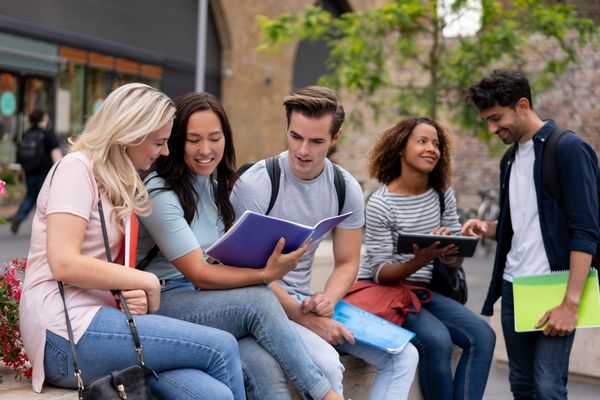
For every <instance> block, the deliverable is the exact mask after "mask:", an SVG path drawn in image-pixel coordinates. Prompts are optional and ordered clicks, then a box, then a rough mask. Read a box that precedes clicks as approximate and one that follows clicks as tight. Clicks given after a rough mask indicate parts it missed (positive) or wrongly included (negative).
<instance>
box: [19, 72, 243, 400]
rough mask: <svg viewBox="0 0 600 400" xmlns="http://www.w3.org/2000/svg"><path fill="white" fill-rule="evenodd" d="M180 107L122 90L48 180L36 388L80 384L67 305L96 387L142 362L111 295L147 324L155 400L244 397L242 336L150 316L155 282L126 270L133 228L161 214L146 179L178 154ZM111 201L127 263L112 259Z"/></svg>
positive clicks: (39, 235) (35, 305) (28, 318)
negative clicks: (173, 144)
mask: <svg viewBox="0 0 600 400" xmlns="http://www.w3.org/2000/svg"><path fill="white" fill-rule="evenodd" d="M174 114H175V107H174V105H173V103H172V102H171V100H170V99H169V98H168V97H167V96H166V95H164V94H163V93H161V92H159V91H157V90H156V89H154V88H152V87H150V86H147V85H144V84H139V83H133V84H128V85H125V86H122V87H120V88H118V89H116V90H115V91H114V92H112V93H111V94H110V95H109V96H108V97H107V98H106V100H105V101H104V104H103V105H102V107H101V108H100V109H99V110H98V111H97V112H96V113H95V114H94V115H93V116H92V117H91V118H90V119H89V121H88V123H87V124H86V127H85V129H84V132H83V133H82V135H81V136H79V137H78V138H77V140H76V141H75V143H74V144H73V146H72V148H71V151H70V153H69V154H68V155H67V156H66V157H65V158H64V159H63V160H62V161H61V162H60V163H58V164H57V165H56V166H55V167H54V168H53V169H52V170H51V171H50V173H49V174H48V178H47V179H46V182H45V183H44V185H43V187H42V190H41V192H40V195H39V199H38V203H37V209H36V213H35V216H34V221H33V228H32V235H31V248H30V250H29V258H28V268H27V272H26V276H25V282H24V286H23V296H22V299H21V306H20V316H21V333H22V336H23V342H24V344H25V349H26V352H27V355H28V356H29V359H30V360H31V362H32V365H33V389H34V390H35V391H36V392H40V391H41V389H42V384H43V382H44V381H46V382H48V383H50V384H53V385H56V386H61V387H67V388H75V387H77V382H76V379H75V377H74V375H73V360H72V357H73V356H72V353H71V350H70V348H69V341H68V335H67V328H66V322H65V316H64V311H63V303H62V300H61V297H60V294H59V290H58V286H57V280H60V281H62V282H63V283H64V286H65V296H66V305H67V308H68V312H69V316H70V321H71V324H72V327H73V333H74V339H75V341H76V344H77V356H78V359H79V365H80V368H81V370H82V376H83V379H84V382H85V383H88V382H89V381H90V380H93V379H95V378H97V377H99V376H102V375H105V374H107V373H109V372H111V371H113V370H116V369H120V368H123V367H126V366H128V365H131V364H133V363H134V362H135V360H136V355H135V350H134V345H133V340H132V336H131V332H130V330H129V328H128V326H127V324H126V323H125V316H124V314H123V312H122V311H121V310H120V309H118V308H117V307H116V305H115V299H114V298H113V295H112V293H111V289H120V290H122V291H123V294H124V297H125V299H126V301H127V304H128V305H129V308H130V310H131V312H132V313H133V314H137V316H136V317H135V320H136V324H137V328H138V332H139V335H140V340H141V343H142V346H143V349H144V358H145V362H146V365H147V366H149V367H150V368H153V369H154V370H155V371H156V372H157V373H158V377H159V379H158V380H156V379H153V378H149V379H148V383H149V386H150V389H151V391H152V393H153V394H154V395H155V396H157V397H160V398H168V399H174V398H177V399H212V400H214V399H236V400H237V399H243V398H244V388H243V380H242V372H241V366H240V361H239V351H238V348H237V343H236V341H235V339H234V338H233V336H231V335H230V334H228V333H226V332H223V331H220V330H217V329H214V328H209V327H204V326H201V325H197V324H190V323H186V322H183V321H178V320H173V319H170V318H166V317H162V316H157V315H146V314H148V313H153V312H155V311H157V310H158V307H159V302H160V284H159V281H158V279H157V278H156V276H155V275H154V274H151V273H147V272H143V271H138V270H135V269H131V268H126V267H124V266H123V265H120V264H122V260H123V255H122V244H123V228H122V227H123V221H124V219H125V218H126V217H127V216H129V215H130V213H131V212H134V213H136V214H139V215H147V214H148V213H149V212H150V210H151V205H150V202H149V200H148V192H147V191H146V189H145V187H144V185H143V183H142V181H141V180H140V178H139V176H138V171H143V170H147V169H148V168H150V166H151V165H152V163H153V162H154V160H156V158H158V157H159V156H160V155H167V154H168V152H169V151H168V148H167V139H168V138H169V135H170V132H171V127H172V125H173V118H174ZM99 204H101V205H102V208H103V213H104V215H105V217H106V218H105V219H106V225H107V231H108V241H109V245H110V250H111V254H112V256H113V258H114V259H115V263H110V262H108V261H107V254H106V251H105V247H104V241H103V236H102V227H101V222H100V214H99Z"/></svg>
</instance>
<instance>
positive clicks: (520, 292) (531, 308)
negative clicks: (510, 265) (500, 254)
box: [513, 269, 600, 332]
mask: <svg viewBox="0 0 600 400" xmlns="http://www.w3.org/2000/svg"><path fill="white" fill-rule="evenodd" d="M568 280H569V272H568V271H560V272H554V273H550V274H543V275H532V276H523V277H515V278H514V279H513V297H514V304H515V331H516V332H530V331H541V330H543V327H542V328H539V329H536V328H535V324H536V323H537V322H538V321H539V320H540V319H541V318H542V316H543V315H544V313H545V312H546V311H548V310H549V309H551V308H553V307H556V306H557V305H559V304H560V303H561V302H562V300H563V298H564V296H565V293H566V291H567V282H568ZM578 317H579V318H578V319H577V328H592V327H600V291H599V288H598V271H596V270H595V269H591V270H590V272H589V274H588V277H587V279H586V281H585V286H584V287H583V293H582V295H581V302H580V303H579V316H578Z"/></svg>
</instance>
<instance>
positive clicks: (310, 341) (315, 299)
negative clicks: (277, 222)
mask: <svg viewBox="0 0 600 400" xmlns="http://www.w3.org/2000/svg"><path fill="white" fill-rule="evenodd" d="M284 106H285V110H286V117H287V132H286V140H287V151H284V152H283V153H281V154H280V155H279V157H278V159H277V162H278V163H279V166H280V170H281V173H280V184H279V191H278V193H277V199H276V201H275V203H274V205H273V208H272V209H271V210H270V212H269V215H272V216H274V217H278V218H282V219H286V220H290V221H294V222H298V223H301V224H305V225H310V226H312V225H314V224H316V223H317V222H318V221H320V220H322V219H324V218H328V217H331V216H334V215H337V214H338V213H340V210H339V209H338V207H339V204H338V196H337V192H336V188H335V184H334V175H335V171H334V166H333V164H332V163H331V162H330V161H329V160H328V159H327V157H326V156H327V151H328V149H329V148H330V147H331V146H333V145H334V144H335V143H337V141H338V140H339V139H340V136H341V134H342V129H341V126H342V123H343V121H344V116H345V114H344V109H343V107H342V105H341V104H340V102H339V100H338V98H337V95H336V94H335V92H334V91H332V90H331V89H328V88H325V87H319V86H310V87H306V88H303V89H300V90H298V91H296V92H294V93H292V94H291V95H289V96H287V97H286V98H285V99H284ZM340 170H341V171H342V174H343V179H344V182H345V187H346V190H345V192H346V195H345V200H344V205H343V208H342V210H341V213H346V212H349V211H352V214H351V215H350V217H348V218H347V219H346V220H344V221H343V222H342V223H340V225H338V227H337V228H336V229H335V230H334V231H333V257H334V266H333V270H332V272H331V274H330V275H329V277H328V279H327V282H326V284H325V289H324V290H323V291H322V292H319V293H313V292H312V290H311V288H310V280H311V272H312V263H313V260H314V255H315V250H316V249H317V247H318V246H319V243H320V240H317V241H316V242H314V243H312V244H311V246H310V248H309V250H308V251H307V252H306V253H305V254H304V255H303V256H302V257H301V259H300V261H299V262H298V266H297V267H296V269H295V270H293V271H291V272H289V273H288V274H287V275H286V276H285V277H284V278H283V279H282V280H280V281H278V282H274V283H272V284H271V285H270V287H271V289H272V290H273V291H274V292H275V294H276V295H277V297H278V298H279V301H280V302H281V304H282V306H283V308H284V310H285V311H286V313H287V315H288V317H289V318H290V320H291V321H292V324H294V326H295V327H296V329H297V331H298V333H299V334H300V337H301V338H302V340H303V341H304V343H305V344H306V346H307V348H308V350H309V353H310V354H311V357H312V358H313V361H314V362H315V364H317V365H318V366H319V367H320V368H321V369H322V370H323V372H324V373H325V375H326V376H327V378H328V379H329V381H330V384H331V386H332V387H333V390H334V391H336V392H337V393H339V394H340V395H342V390H343V388H342V378H343V371H344V369H343V366H342V365H341V363H340V361H339V354H338V353H337V351H335V350H334V347H332V346H335V349H337V350H340V351H343V352H345V353H349V354H353V355H355V356H356V357H358V358H361V359H363V360H365V361H366V362H368V363H370V364H372V365H374V366H375V367H376V368H377V369H378V373H377V377H376V379H375V383H374V384H373V387H372V389H371V394H370V397H369V398H370V399H378V400H382V399H383V400H385V399H402V398H406V397H407V396H408V390H409V388H410V385H411V383H412V380H413V378H414V373H415V369H416V365H417V362H418V354H417V351H416V349H415V348H414V347H413V346H412V345H411V344H408V345H407V346H406V348H405V349H404V350H403V351H402V352H401V353H400V354H396V355H392V354H389V353H386V352H383V351H379V350H376V349H373V348H370V347H367V346H365V345H362V344H357V343H355V340H354V338H353V336H352V334H351V333H350V331H349V330H348V329H346V328H345V327H343V326H342V325H340V324H339V323H337V322H336V321H334V320H333V319H332V318H331V317H332V315H333V311H334V308H335V305H336V304H337V302H339V301H340V300H341V299H342V298H343V297H344V296H345V295H346V292H347V291H348V289H349V288H350V286H351V285H352V283H353V282H354V280H355V279H356V274H357V271H358V266H359V262H360V246H361V240H362V233H361V228H362V226H363V224H364V204H363V195H362V191H361V188H360V185H359V184H358V182H357V181H356V179H354V178H353V177H352V175H350V174H349V173H348V172H347V171H345V170H344V169H341V168H340ZM270 198H271V181H270V178H269V175H268V173H267V170H266V162H265V160H263V161H260V162H257V163H256V164H255V165H253V166H252V167H251V168H250V169H249V170H247V171H246V172H244V174H243V175H242V176H241V177H240V180H239V181H238V182H237V183H236V185H235V186H234V188H233V191H232V193H231V201H232V204H233V206H234V208H235V211H236V215H237V216H238V217H239V216H241V215H242V213H243V212H244V211H245V210H251V211H255V212H260V213H263V214H264V213H266V212H267V209H268V205H269V200H270ZM241 353H242V361H243V363H244V364H246V365H250V366H251V367H250V368H247V369H246V371H248V370H260V371H261V376H259V377H256V379H270V380H272V385H274V387H277V386H281V384H284V379H283V378H282V375H281V374H275V373H274V372H273V368H275V366H274V365H273V363H271V365H273V367H271V366H269V371H267V368H264V365H265V363H267V362H268V360H265V357H262V356H260V357H259V356H258V355H257V354H256V353H257V352H253V353H252V354H253V356H252V357H249V356H247V354H248V353H250V352H247V351H244V349H243V348H242V352H241ZM261 364H262V365H261ZM282 382H283V383H282Z"/></svg>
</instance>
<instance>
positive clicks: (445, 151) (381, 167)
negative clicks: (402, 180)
mask: <svg viewBox="0 0 600 400" xmlns="http://www.w3.org/2000/svg"><path fill="white" fill-rule="evenodd" d="M419 124H427V125H431V126H432V127H434V128H435V130H436V132H437V134H438V140H439V143H440V147H439V149H440V159H439V161H438V163H437V164H436V166H435V168H434V169H433V171H431V173H430V174H429V186H430V187H432V188H434V189H435V190H437V191H444V190H446V188H447V187H448V186H450V183H451V180H452V161H451V159H452V153H453V143H452V139H451V138H450V134H449V133H448V132H447V131H446V130H445V129H444V128H442V127H441V126H440V125H439V124H438V123H437V122H435V121H434V120H432V119H430V118H427V117H419V118H409V119H405V120H402V121H400V122H398V123H397V124H396V125H394V126H393V127H391V128H389V129H387V130H385V131H384V132H383V133H382V134H380V135H379V136H378V137H377V139H376V140H375V144H374V145H373V148H372V149H371V151H370V153H369V158H368V162H367V170H368V171H369V175H370V176H371V177H373V178H375V179H377V180H378V181H379V182H381V183H383V184H385V185H387V184H389V183H391V182H392V181H393V180H394V179H396V178H397V177H399V176H400V175H401V174H402V169H401V168H402V167H401V163H400V153H401V152H402V151H404V149H405V147H406V142H407V141H408V138H409V137H410V135H411V134H412V132H413V130H414V129H415V127H416V126H417V125H419Z"/></svg>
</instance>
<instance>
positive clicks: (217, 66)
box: [204, 2, 221, 98]
mask: <svg viewBox="0 0 600 400" xmlns="http://www.w3.org/2000/svg"><path fill="white" fill-rule="evenodd" d="M210 3H211V2H209V6H208V16H207V27H206V28H207V29H206V69H205V72H204V90H205V91H206V92H208V93H210V94H212V95H214V96H216V97H217V98H221V40H220V38H219V31H218V30H217V25H216V22H215V12H214V10H213V7H212V5H211V4H210Z"/></svg>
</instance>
